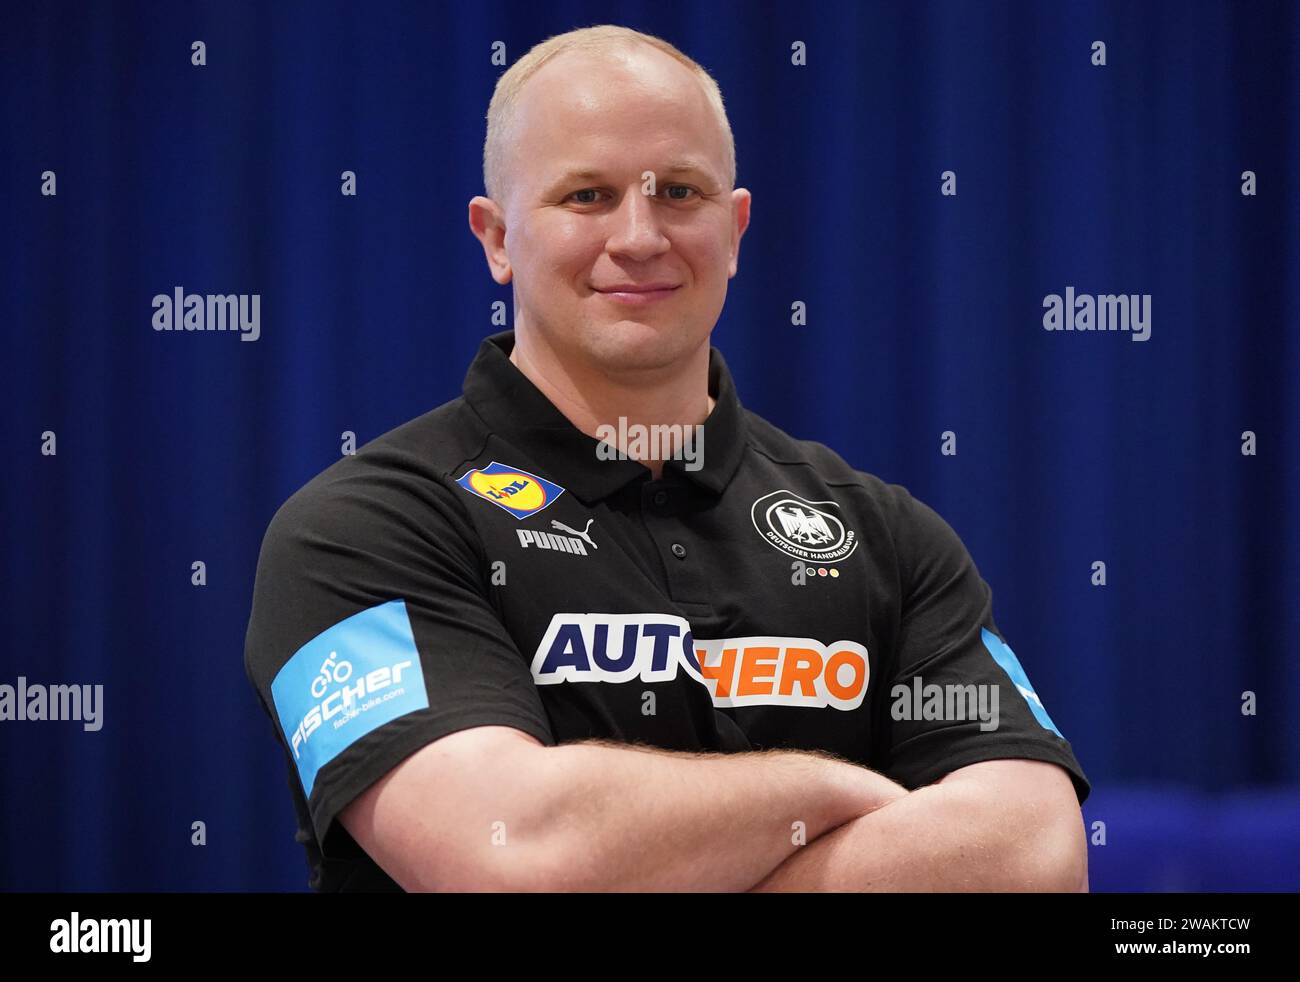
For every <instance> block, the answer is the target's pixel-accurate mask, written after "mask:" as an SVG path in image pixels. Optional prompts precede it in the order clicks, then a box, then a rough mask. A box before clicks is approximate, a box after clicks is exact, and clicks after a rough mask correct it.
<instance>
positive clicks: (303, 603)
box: [245, 27, 1089, 891]
mask: <svg viewBox="0 0 1300 982" xmlns="http://www.w3.org/2000/svg"><path fill="white" fill-rule="evenodd" d="M484 171H485V184H486V189H487V192H488V196H487V197H476V198H474V199H473V200H472V201H471V202H470V206H469V222H470V226H471V228H472V230H473V232H474V234H475V235H476V236H477V237H478V239H479V240H480V241H481V243H482V245H483V248H484V252H485V254H486V256H487V261H488V265H489V268H490V270H491V272H492V275H493V277H494V278H495V279H496V280H497V282H499V283H503V284H504V283H511V284H512V286H513V291H514V324H515V327H514V330H513V331H508V332H503V333H501V334H498V335H494V336H492V337H490V338H488V339H486V340H485V341H484V342H483V345H482V346H481V348H480V351H479V354H478V356H477V358H476V359H475V361H474V363H473V365H472V366H471V367H470V370H469V373H468V375H467V377H466V382H465V389H464V395H463V397H461V398H459V399H456V400H454V401H453V402H450V403H448V404H446V405H444V406H441V407H439V408H438V409H435V410H433V411H431V412H429V413H427V414H426V415H424V416H421V417H419V418H417V419H415V420H412V421H411V422H409V423H407V424H405V425H403V426H401V427H398V428H397V429H395V430H393V431H391V432H390V433H387V434H385V435H384V436H382V437H380V438H378V439H377V440H374V441H373V442H371V443H370V444H368V445H367V446H365V447H363V448H362V449H361V450H360V451H359V452H358V453H357V454H356V455H355V456H352V457H345V458H343V459H341V460H340V461H338V462H337V463H335V464H334V465H332V466H331V467H329V468H328V469H327V470H326V471H324V472H323V473H322V474H320V475H318V476H317V477H316V478H314V479H313V480H312V481H311V482H310V483H309V484H308V485H307V486H305V487H304V488H303V489H302V490H300V491H299V492H298V493H297V494H295V495H294V496H293V497H292V498H291V499H290V500H289V501H288V502H286V503H285V505H284V506H282V507H281V509H280V510H279V512H278V513H277V514H276V516H275V519H274V520H273V522H272V524H271V527H270V529H269V530H268V532H267V535H266V539H265V542H264V544H263V550H262V555H261V558H260V562H259V567H258V575H257V585H256V590H255V598H254V607H253V614H252V618H251V621H250V625H249V631H248V638H247V649H246V653H245V664H246V668H247V671H248V674H249V677H250V680H251V681H252V682H253V684H254V686H255V687H256V689H257V691H258V694H259V698H260V700H261V702H262V704H263V707H264V709H265V710H266V712H267V713H268V715H269V716H270V718H271V720H272V721H273V723H274V724H275V728H276V733H277V737H278V738H279V741H280V743H281V747H282V749H283V751H284V753H285V754H286V757H287V760H288V764H289V770H290V781H291V785H292V787H293V791H294V800H295V804H296V806H297V811H298V815H299V821H300V825H301V830H300V833H299V839H300V841H302V842H303V843H304V845H306V846H307V850H308V856H309V860H310V863H311V866H312V870H313V878H312V881H311V883H312V886H313V887H314V888H316V889H320V890H367V889H390V890H391V889H398V888H401V889H406V890H647V889H648V890H720V891H722V890H725V891H733V890H736V891H739V890H751V889H763V890H956V889H975V890H981V889H993V890H1079V889H1086V884H1087V873H1086V845H1085V839H1084V833H1083V827H1082V821H1081V816H1080V812H1079V803H1080V802H1081V801H1082V800H1083V798H1084V797H1086V795H1087V794H1088V791H1089V787H1088V783H1087V779H1086V777H1085V776H1084V774H1083V771H1082V770H1081V768H1080V767H1079V764H1078V762H1077V761H1076V760H1075V758H1074V755H1073V753H1072V752H1071V749H1070V746H1069V744H1068V743H1067V742H1066V741H1065V739H1064V738H1063V737H1062V736H1061V735H1060V732H1059V731H1058V730H1057V729H1056V727H1055V725H1054V724H1053V723H1052V721H1051V719H1050V717H1048V715H1047V713H1046V711H1045V710H1044V709H1043V708H1042V706H1041V703H1040V702H1039V700H1038V697H1037V695H1036V694H1035V693H1034V691H1033V689H1032V686H1031V685H1030V684H1029V680H1028V678H1027V677H1026V676H1025V674H1024V671H1023V669H1022V668H1021V666H1020V664H1019V662H1018V660H1017V659H1016V657H1015V655H1014V654H1013V653H1012V652H1011V649H1010V648H1009V647H1007V645H1006V644H1005V642H1004V641H1003V640H1002V638H1001V637H1000V635H999V634H998V632H997V629H996V626H995V625H994V622H993V619H992V612H991V606H990V605H991V600H990V597H991V594H990V591H989V589H988V587H987V586H986V585H985V583H984V582H983V581H982V580H981V579H980V577H979V574H978V572H977V571H976V569H975V566H974V565H973V563H972V562H971V559H970V557H969V556H968V555H967V553H966V550H965V549H964V547H963V546H962V544H961V542H960V541H959V540H958V538H957V536H956V534H955V533H954V532H953V531H952V529H951V528H950V527H948V525H947V524H946V523H944V521H943V520H942V519H941V518H940V517H939V516H938V515H937V514H935V513H934V512H933V511H932V510H930V509H929V508H928V507H926V506H925V505H924V504H922V503H921V502H919V501H917V500H915V499H914V498H912V497H911V496H910V495H909V494H908V492H907V491H906V490H905V489H904V488H902V487H900V486H898V485H890V484H885V483H883V482H881V481H880V480H879V479H877V478H875V477H873V476H871V475H869V474H865V473H863V472H861V471H855V470H853V469H852V468H851V467H850V466H849V465H848V464H846V463H845V462H844V461H843V460H841V459H840V458H839V457H838V456H836V455H835V454H834V453H833V452H832V451H830V450H829V449H827V448H826V447H824V446H821V445H820V444H815V443H808V442H802V441H798V440H794V439H792V438H791V437H789V436H787V435H785V434H784V433H782V432H780V431H779V430H777V429H776V428H775V427H773V426H771V425H770V424H769V423H766V422H765V421H764V420H762V419H760V418H759V417H757V416H755V415H753V414H751V413H748V412H747V411H746V410H744V409H743V408H742V407H741V405H740V403H739V401H738V399H737V396H736V393H735V390H734V387H733V385H732V381H731V377H730V375H729V373H728V371H727V369H726V365H725V362H724V361H723V359H722V356H721V354H720V353H719V352H718V351H717V350H716V349H712V348H711V347H710V344H709V338H710V333H711V331H712V329H713V327H714V324H715V323H716V321H717V319H718V316H719V313H720V312H721V310H722V306H723V301H724V299H725V296H726V289H727V281H728V280H729V279H730V278H731V276H733V275H734V274H735V272H736V268H737V259H738V255H739V245H740V239H741V236H742V235H743V234H744V232H745V229H746V227H747V225H748V223H749V207H750V195H749V192H747V191H745V190H744V189H740V188H735V186H734V185H735V152H734V146H733V143H732V138H731V132H730V127H729V125H728V124H727V120H726V115H725V112H724V110H723V105H722V100H721V96H720V95H719V94H718V91H717V87H716V84H714V83H713V81H712V79H711V78H709V76H708V75H707V73H705V72H704V70H703V69H702V68H700V67H699V66H698V65H696V64H695V63H694V62H692V61H690V60H689V59H687V58H686V57H685V56H684V55H682V54H681V53H680V52H678V51H676V49H674V48H672V47H670V46H668V45H667V44H665V43H664V42H662V41H660V40H658V39H655V38H650V37H647V36H646V35H642V34H637V33H636V32H632V31H628V30H626V29H623V28H616V27H598V28H589V29H586V30H581V31H575V32H571V33H570V34H567V35H561V36H559V37H557V38H552V39H550V40H549V41H547V42H545V43H544V44H542V45H539V46H538V47H537V48H534V49H533V51H531V52H530V53H529V54H528V55H526V56H525V57H524V58H523V59H521V60H520V61H519V62H518V63H517V64H516V65H514V66H513V67H512V68H511V69H510V70H509V71H507V72H506V73H505V74H504V75H503V76H502V78H501V79H500V81H499V83H498V85H497V91H496V93H495V94H494V97H493V100H492V103H491V107H490V109H489V114H488V136H487V142H486V145H485V153H484ZM646 434H652V435H653V434H660V435H665V434H666V435H667V436H668V437H669V439H667V441H657V440H648V439H645V435H646ZM598 437H599V439H598ZM624 451H627V452H626V453H624ZM633 458H637V459H633ZM954 690H955V691H956V693H957V694H958V696H959V698H957V699H956V700H954V699H953V698H952V694H953V692H954ZM926 692H929V693H930V696H929V697H926V698H925V699H924V700H922V699H921V695H922V694H923V693H926ZM935 692H945V693H947V695H948V698H947V699H946V701H945V700H944V699H942V698H941V699H939V700H938V702H937V703H936V701H935V699H934V698H933V695H934V693H935ZM913 693H915V694H916V695H917V699H916V702H915V705H913V701H912V699H911V698H910V694H913ZM977 695H978V698H977V697H976V696H977ZM967 696H969V697H970V698H969V699H966V700H965V702H963V699H964V698H965V697H967ZM963 707H964V708H963ZM973 707H978V709H977V708H973ZM990 710H991V711H990Z"/></svg>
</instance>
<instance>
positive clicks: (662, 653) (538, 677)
mask: <svg viewBox="0 0 1300 982" xmlns="http://www.w3.org/2000/svg"><path fill="white" fill-rule="evenodd" d="M679 669H680V670H683V671H685V672H686V674H687V675H689V676H690V677H691V678H693V679H695V681H697V682H699V683H700V684H701V685H703V686H705V687H706V688H707V689H708V690H709V695H710V697H711V698H712V700H713V704H714V705H715V706H724V707H740V706H805V707H812V708H825V707H831V708H834V709H840V710H846V711H847V710H851V709H857V708H858V707H859V706H861V705H862V701H863V699H864V698H865V697H866V693H867V686H868V683H869V681H870V672H871V668H870V661H869V659H868V657H867V649H866V648H865V647H863V646H862V645H861V644H858V643H857V642H855V641H836V642H834V643H832V644H823V643H822V642H820V641H817V640H814V639H812V638H784V637H771V636H767V635H756V636H751V637H742V638H716V639H711V640H696V639H695V637H694V636H693V635H692V634H691V629H690V624H689V623H688V622H687V621H686V619H685V618H682V617H676V616H674V615H672V614H653V613H645V614H555V615H554V616H553V617H552V618H551V623H550V626H549V627H547V629H546V633H545V634H544V635H543V636H542V640H541V642H540V643H539V644H538V646H537V651H536V653H535V654H534V655H533V662H532V673H533V680H534V681H535V682H536V683H537V684H538V685H557V684H559V683H561V682H614V683H620V682H630V681H632V680H633V679H640V680H641V681H643V682H665V681H670V680H672V679H674V678H676V677H677V673H678V670H679Z"/></svg>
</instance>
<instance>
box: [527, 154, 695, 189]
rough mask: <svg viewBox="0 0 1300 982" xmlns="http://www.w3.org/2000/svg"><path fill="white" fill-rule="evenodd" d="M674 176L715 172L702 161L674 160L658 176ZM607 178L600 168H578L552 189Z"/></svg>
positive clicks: (567, 173)
mask: <svg viewBox="0 0 1300 982" xmlns="http://www.w3.org/2000/svg"><path fill="white" fill-rule="evenodd" d="M650 169H651V168H648V167H647V168H644V170H650ZM674 174H699V175H701V176H703V177H712V176H713V172H712V171H711V170H710V169H709V167H708V166H707V165H705V164H704V163H702V162H700V161H697V160H691V159H689V158H683V159H681V160H674V161H672V162H670V163H669V164H668V165H667V166H666V167H663V168H661V169H660V170H659V171H657V175H658V176H663V177H669V176H672V175H674ZM605 176H606V175H605V172H604V171H602V170H600V169H598V168H594V167H577V168H573V169H571V170H568V171H565V172H564V174H563V175H562V176H560V177H559V178H557V179H556V180H555V181H553V182H552V183H551V189H552V190H559V189H560V188H561V187H562V186H563V185H566V184H572V183H575V182H577V181H599V180H602V179H603V178H604V177H605Z"/></svg>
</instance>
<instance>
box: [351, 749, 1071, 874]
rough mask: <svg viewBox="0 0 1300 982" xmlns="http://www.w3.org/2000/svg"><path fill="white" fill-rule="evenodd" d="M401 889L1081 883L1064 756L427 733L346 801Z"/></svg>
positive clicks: (368, 846) (367, 843)
mask: <svg viewBox="0 0 1300 982" xmlns="http://www.w3.org/2000/svg"><path fill="white" fill-rule="evenodd" d="M339 818H340V821H341V822H342V823H343V824H344V826H345V827H346V828H347V830H348V831H349V833H350V834H351V835H352V837H353V838H354V839H355V840H356V841H357V842H358V843H359V844H360V845H361V846H362V848H364V849H365V850H366V852H367V853H369V855H370V856H371V857H372V858H373V859H374V860H375V861H376V862H377V863H378V864H379V865H380V866H381V867H382V868H384V869H385V870H386V871H387V872H388V873H389V875H390V876H392V877H393V879H394V880H396V881H397V882H398V883H399V884H400V885H401V886H402V887H403V888H405V889H407V890H452V891H459V890H512V891H513V890H545V891H568V890H582V891H593V890H594V891H600V890H667V891H675V890H711V891H744V890H758V891H780V890H786V891H825V890H854V891H903V890H935V891H947V890H1043V891H1075V890H1086V889H1087V851H1086V841H1085V838H1084V831H1083V823H1082V817H1081V815H1080V812H1079V808H1078V804H1077V801H1076V797H1075V793H1074V788H1073V785H1072V784H1071V781H1070V778H1069V776H1068V775H1067V774H1066V772H1065V771H1064V770H1063V769H1062V768H1060V767H1058V766H1056V765H1055V764H1049V763H1045V762H1042V761H1032V760H991V761H983V762H980V763H977V764H972V765H970V766H967V767H962V768H959V769H957V770H955V771H953V772H952V773H950V774H948V775H947V776H946V777H945V778H944V779H943V780H941V781H939V782H937V783H936V784H933V785H930V786H928V787H923V788H918V789H916V790H915V791H911V792H908V791H907V790H906V789H905V788H903V787H902V786H900V785H898V784H895V783H894V782H892V781H890V780H889V779H888V778H886V777H884V776H883V775H880V774H877V773H875V772H874V771H871V770H868V769H867V768H863V767H858V766H856V765H853V764H850V763H848V762H846V761H843V760H839V759H836V758H834V757H831V756H830V755H825V754H817V753H799V752H792V751H789V752H787V751H768V752H760V753H743V754H725V755H724V754H690V753H676V752H670V751H659V750H653V749H651V748H646V747H629V746H628V745H626V744H614V743H607V742H604V741H587V742H583V743H573V744H564V745H561V746H559V747H543V746H542V745H541V744H540V743H538V742H537V741H536V740H534V739H533V738H532V737H530V736H528V735H526V734H524V733H522V732H521V731H518V730H514V729H511V728H508V727H495V726H485V727H478V728H474V729H470V730H464V731H461V732H460V733H456V734H452V735H450V736H448V737H443V738H442V739H440V740H438V741H435V742H434V743H432V744H430V745H429V746H427V747H425V748H423V749H422V750H421V751H419V752H417V753H415V754H413V755H412V756H411V757H409V758H407V759H406V760H405V761H403V762H402V763H401V764H399V765H398V766H397V767H395V768H394V769H393V770H391V771H389V772H388V773H387V774H386V775H385V776H384V777H383V778H381V779H380V780H379V781H377V782H376V783H375V784H373V785H371V786H370V787H369V788H368V789H366V791H364V792H363V793H362V794H361V795H359V796H358V797H357V798H356V799H354V800H353V801H352V803H351V804H349V805H348V806H347V808H345V809H344V810H343V811H342V812H341V813H340V816H339Z"/></svg>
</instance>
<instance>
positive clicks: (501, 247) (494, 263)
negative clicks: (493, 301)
mask: <svg viewBox="0 0 1300 982" xmlns="http://www.w3.org/2000/svg"><path fill="white" fill-rule="evenodd" d="M469 230H470V231H471V232H473V233H474V237H475V238H477V239H478V240H479V242H481V243H482V244H483V255H484V256H486V257H487V262H488V270H489V271H490V272H491V273H492V278H493V279H494V280H496V281H497V282H498V283H500V284H501V285H503V286H504V285H505V284H507V283H509V282H510V277H511V276H512V275H513V273H512V271H511V269H510V257H509V256H507V255H506V221H505V213H504V212H503V211H502V210H501V206H500V205H498V204H497V203H496V202H495V201H493V200H492V199H491V198H485V197H483V196H482V195H476V196H475V197H473V198H470V199H469Z"/></svg>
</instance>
